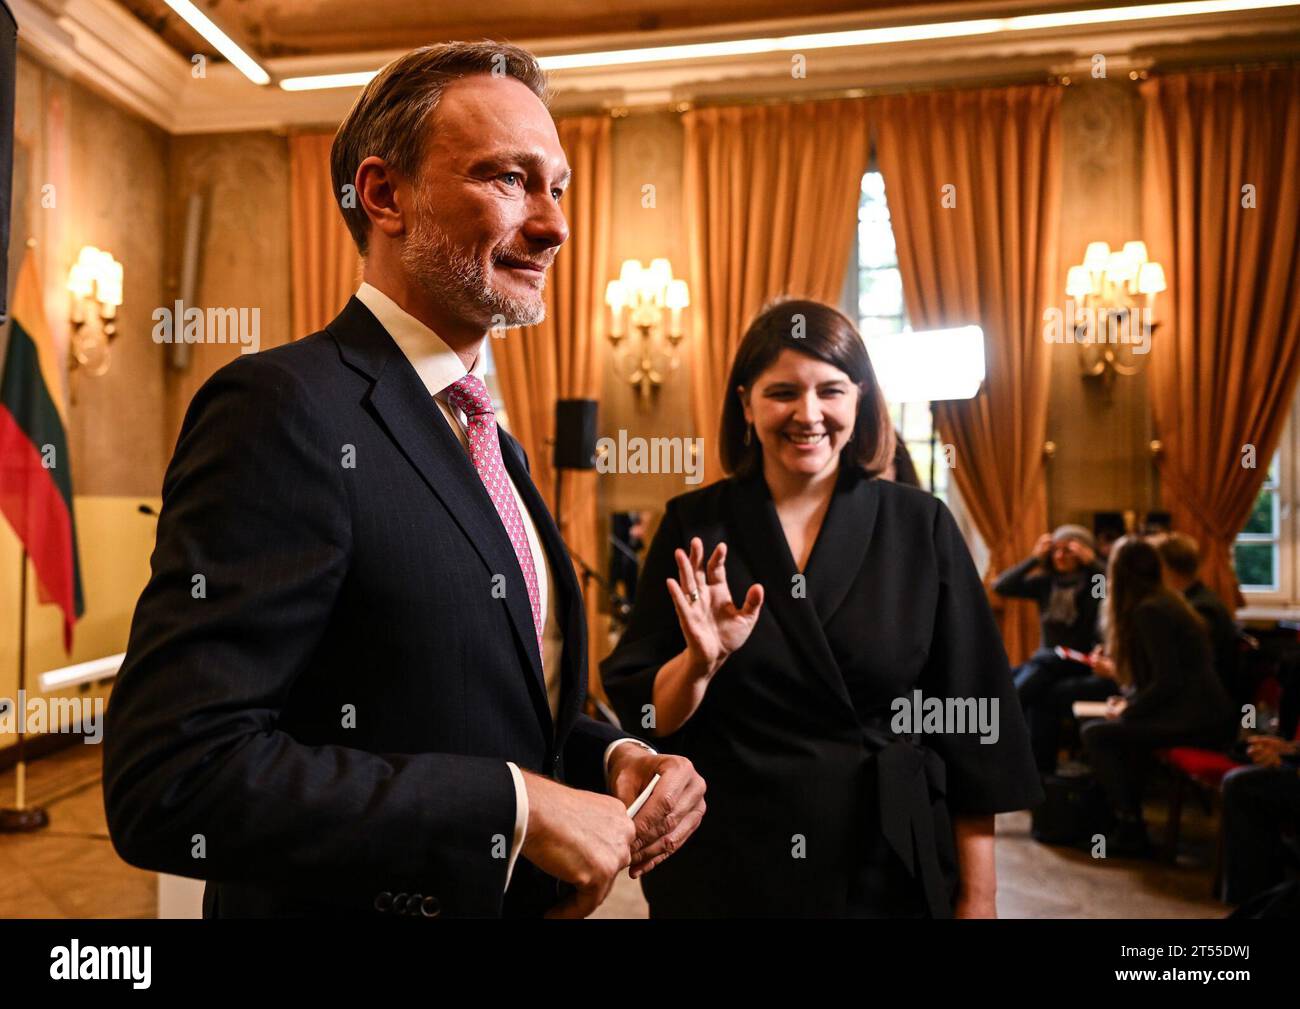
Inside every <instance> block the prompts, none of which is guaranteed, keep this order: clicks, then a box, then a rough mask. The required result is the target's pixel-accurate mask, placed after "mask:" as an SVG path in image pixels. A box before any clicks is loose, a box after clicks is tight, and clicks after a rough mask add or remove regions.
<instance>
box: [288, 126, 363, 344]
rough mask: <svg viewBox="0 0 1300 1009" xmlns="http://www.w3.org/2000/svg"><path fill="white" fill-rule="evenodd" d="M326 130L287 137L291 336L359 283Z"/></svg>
mask: <svg viewBox="0 0 1300 1009" xmlns="http://www.w3.org/2000/svg"><path fill="white" fill-rule="evenodd" d="M333 142H334V134H333V133H332V132H331V133H300V134H297V135H295V136H291V137H290V138H289V241H290V257H291V263H292V270H293V275H292V277H291V279H290V292H291V296H292V301H293V339H295V340H298V339H301V338H302V337H304V336H307V335H308V334H310V333H314V332H316V331H317V330H318V329H321V328H323V327H324V325H325V324H326V323H327V322H329V321H330V320H331V319H333V318H334V316H336V315H338V313H339V311H340V310H341V309H342V308H343V306H344V305H345V304H347V300H348V298H350V297H351V296H352V294H353V292H355V291H356V289H357V287H358V286H359V285H360V283H361V261H360V257H359V256H358V255H357V248H356V246H355V245H354V244H353V242H352V236H351V235H350V234H349V233H348V229H347V226H346V225H345V224H344V223H343V215H342V214H340V213H339V206H338V198H337V197H336V196H335V194H334V188H333V184H332V183H331V182H330V145H331V144H332V143H333Z"/></svg>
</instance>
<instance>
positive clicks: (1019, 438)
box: [872, 86, 1061, 663]
mask: <svg viewBox="0 0 1300 1009" xmlns="http://www.w3.org/2000/svg"><path fill="white" fill-rule="evenodd" d="M1060 98H1061V93H1060V89H1059V88H1054V87H1045V86H1033V87H1014V88H997V89H985V90H971V91H946V92H929V93H921V94H906V95H892V96H887V97H883V98H880V99H877V100H876V103H875V104H874V105H873V107H872V117H873V119H875V121H876V124H877V129H878V137H877V158H878V160H879V163H880V170H881V174H882V175H883V176H884V180H885V193H886V197H887V199H888V200H889V210H890V218H891V220H892V222H893V226H894V237H895V240H896V242H897V245H898V264H899V270H900V271H901V273H902V280H903V296H904V301H905V302H906V305H907V313H908V316H909V318H910V320H911V323H912V326H913V327H914V328H917V329H925V328H942V327H947V326H959V325H968V324H972V323H973V324H977V325H980V326H982V327H983V329H984V353H985V363H986V369H985V370H986V376H987V377H986V378H985V380H984V385H983V387H982V388H981V390H980V392H979V394H978V395H977V396H976V397H975V398H974V399H972V400H967V401H956V402H948V403H941V404H938V405H937V407H936V411H935V416H936V421H937V423H938V428H939V433H940V436H941V437H942V439H943V441H944V442H945V443H947V444H951V445H953V446H954V450H955V454H954V461H955V466H954V469H953V477H954V479H955V480H956V483H957V487H958V489H959V490H960V492H961V495H962V500H963V502H964V503H965V505H966V508H967V510H968V511H969V512H970V515H971V518H972V520H973V521H974V523H975V525H976V527H977V528H978V529H979V531H980V535H981V536H983V537H984V540H985V542H986V543H987V544H988V548H989V564H990V574H992V573H993V572H996V571H1000V570H1002V569H1003V568H1006V567H1010V566H1011V565H1012V564H1014V563H1015V562H1017V561H1019V560H1020V559H1022V558H1024V557H1027V556H1028V555H1029V553H1030V551H1031V549H1032V547H1033V544H1034V540H1035V538H1036V537H1037V536H1039V535H1040V534H1041V533H1042V532H1043V531H1044V530H1045V529H1046V526H1047V489H1046V480H1045V474H1044V470H1043V442H1044V438H1045V436H1046V429H1047V399H1048V382H1049V365H1050V361H1049V358H1048V349H1049V348H1048V345H1047V344H1046V343H1045V341H1044V339H1043V336H1042V318H1043V310H1044V309H1045V308H1046V307H1047V306H1048V305H1049V304H1051V303H1052V301H1053V299H1054V297H1056V292H1055V290H1054V285H1055V284H1056V250H1057V232H1058V228H1059V223H1060V190H1061V181H1060V180H1061V131H1060V117H1059V115H1058V111H1059V108H1060ZM993 603H994V608H995V611H996V612H997V613H998V618H999V622H1000V624H1001V627H1002V637H1003V641H1004V643H1005V644H1006V648H1007V653H1008V655H1009V657H1010V658H1011V661H1012V662H1013V663H1015V662H1020V661H1022V660H1023V659H1024V658H1026V657H1028V655H1029V654H1031V653H1032V652H1033V650H1034V648H1035V647H1036V646H1037V642H1038V614H1037V613H1036V611H1035V609H1034V606H1033V604H1032V603H1026V602H1019V601H1014V600H1001V599H997V598H995V599H994V600H993Z"/></svg>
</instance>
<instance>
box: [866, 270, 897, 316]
mask: <svg viewBox="0 0 1300 1009" xmlns="http://www.w3.org/2000/svg"><path fill="white" fill-rule="evenodd" d="M858 314H859V315H902V314H903V278H902V276H901V275H900V274H899V272H898V270H897V269H894V268H889V269H883V270H869V271H864V272H863V274H862V281H861V284H860V285H859V289H858Z"/></svg>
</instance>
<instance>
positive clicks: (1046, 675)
mask: <svg viewBox="0 0 1300 1009" xmlns="http://www.w3.org/2000/svg"><path fill="white" fill-rule="evenodd" d="M1100 574H1102V568H1101V566H1100V565H1099V564H1098V563H1097V556H1096V553H1095V551H1094V549H1093V541H1092V534H1091V533H1090V532H1088V530H1087V529H1085V528H1083V526H1077V525H1063V526H1061V527H1059V528H1058V529H1057V530H1056V531H1055V532H1053V533H1050V534H1049V533H1044V534H1043V535H1042V536H1040V537H1039V538H1038V542H1037V543H1036V544H1035V545H1034V553H1033V555H1032V556H1031V557H1029V558H1028V559H1026V560H1024V561H1022V562H1021V563H1020V564H1017V565H1016V566H1015V567H1014V568H1011V569H1010V570H1008V571H1004V572H1003V573H1002V574H1001V575H999V576H998V580H997V581H996V582H994V584H993V590H994V591H995V592H997V593H998V594H999V595H1001V596H1006V597H1008V598H1013V599H1033V600H1034V601H1036V602H1037V603H1038V607H1039V611H1040V613H1041V616H1042V631H1041V637H1040V639H1039V645H1038V650H1037V651H1036V652H1034V654H1033V655H1032V656H1030V658H1029V661H1027V662H1025V663H1024V664H1023V665H1021V666H1020V667H1019V668H1018V669H1017V670H1016V671H1015V684H1016V693H1017V694H1018V695H1019V697H1020V704H1021V706H1022V707H1023V708H1024V711H1025V716H1026V718H1027V719H1028V721H1029V735H1030V740H1031V743H1032V746H1033V750H1034V762H1035V763H1036V764H1037V765H1038V769H1039V771H1040V772H1042V773H1046V774H1050V773H1051V772H1052V771H1054V770H1055V769H1056V752H1057V749H1058V741H1059V735H1060V724H1061V704H1062V703H1063V699H1062V697H1060V696H1057V694H1059V691H1056V689H1055V688H1058V687H1063V686H1065V684H1066V681H1071V680H1079V679H1080V678H1082V679H1087V680H1092V679H1095V678H1094V677H1092V675H1091V674H1092V670H1091V669H1090V668H1089V666H1088V665H1087V664H1086V663H1085V662H1083V661H1080V660H1079V659H1072V658H1066V657H1064V656H1062V655H1060V654H1058V652H1057V651H1056V649H1057V648H1062V649H1068V650H1070V651H1072V652H1075V653H1078V655H1079V656H1083V655H1086V654H1087V653H1089V652H1090V651H1091V650H1092V648H1093V646H1094V645H1095V644H1097V640H1098V636H1097V611H1098V609H1099V607H1100V606H1101V599H1100V598H1098V597H1099V596H1100V595H1101V594H1102V593H1100V592H1097V593H1096V594H1094V592H1093V585H1094V576H1096V575H1100ZM1071 686H1073V684H1072V685H1071ZM1098 689H1099V690H1102V691H1104V692H1102V693H1100V695H1099V696H1095V695H1093V694H1089V693H1084V694H1082V695H1078V696H1076V697H1075V699H1076V700H1078V699H1084V698H1088V699H1097V700H1100V699H1103V698H1105V697H1106V696H1107V695H1108V694H1109V693H1111V692H1112V691H1111V689H1110V685H1109V684H1102V685H1101V686H1100V687H1099V688H1098ZM1067 692H1068V688H1067ZM1066 708H1067V710H1068V703H1067V704H1066Z"/></svg>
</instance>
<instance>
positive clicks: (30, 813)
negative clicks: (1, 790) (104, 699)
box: [0, 546, 50, 834]
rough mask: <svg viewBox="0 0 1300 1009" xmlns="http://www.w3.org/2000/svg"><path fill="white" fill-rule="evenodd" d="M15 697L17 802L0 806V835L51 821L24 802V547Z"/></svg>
mask: <svg viewBox="0 0 1300 1009" xmlns="http://www.w3.org/2000/svg"><path fill="white" fill-rule="evenodd" d="M18 585H19V588H18V620H19V623H18V696H17V697H16V698H15V699H14V702H13V703H14V716H15V719H16V722H17V725H18V762H17V764H15V766H14V771H15V773H16V775H17V781H16V785H15V789H14V790H15V792H16V798H17V803H16V805H15V807H14V808H13V809H0V834H26V833H29V832H30V831H33V830H41V829H42V828H44V827H48V826H49V824H50V816H49V814H48V813H47V812H46V811H45V810H44V809H42V808H41V807H40V806H29V805H27V761H26V760H25V759H24V754H25V750H24V743H25V742H26V736H27V733H26V732H25V728H26V722H27V719H26V715H25V713H24V712H23V711H21V710H19V706H20V705H22V704H24V703H25V701H24V698H25V697H26V694H27V548H26V546H24V547H23V559H22V575H21V577H20V578H19V581H18Z"/></svg>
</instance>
